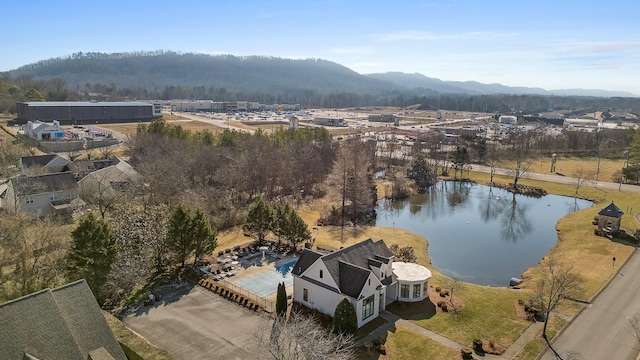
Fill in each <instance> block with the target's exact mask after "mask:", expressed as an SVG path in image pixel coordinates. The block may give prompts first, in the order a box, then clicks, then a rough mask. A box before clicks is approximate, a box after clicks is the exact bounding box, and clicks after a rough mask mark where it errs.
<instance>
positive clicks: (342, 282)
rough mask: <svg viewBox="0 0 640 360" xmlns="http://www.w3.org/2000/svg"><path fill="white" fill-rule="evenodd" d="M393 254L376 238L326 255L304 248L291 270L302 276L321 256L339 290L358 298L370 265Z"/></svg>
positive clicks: (377, 263)
mask: <svg viewBox="0 0 640 360" xmlns="http://www.w3.org/2000/svg"><path fill="white" fill-rule="evenodd" d="M392 257H393V254H392V253H391V251H390V250H389V248H388V247H387V245H386V244H385V243H384V241H382V240H378V241H376V242H373V240H371V239H367V240H365V241H362V242H359V243H357V244H354V245H351V246H349V247H346V248H343V249H340V250H338V251H335V252H333V253H330V254H327V255H323V254H321V253H318V252H315V251H312V250H305V251H304V252H303V253H302V254H301V255H300V259H298V262H297V263H296V265H295V266H294V267H293V271H292V273H293V275H297V276H300V275H301V274H302V273H303V272H304V271H306V270H307V269H308V268H309V267H310V266H311V265H313V263H315V262H316V261H318V259H320V261H322V262H323V263H324V265H325V267H326V268H327V270H328V271H329V274H331V277H332V278H333V280H334V281H335V283H336V284H337V285H338V287H339V289H338V290H339V291H340V293H342V294H345V295H348V296H350V297H352V298H356V299H357V298H358V296H359V295H360V293H361V292H362V288H363V287H364V285H365V283H366V281H367V279H368V278H369V275H370V274H371V270H370V265H373V266H376V267H380V265H381V264H382V263H388V262H389V261H390V259H391V258H392ZM326 288H328V289H329V290H333V291H335V290H336V289H333V288H330V287H326ZM336 292H337V291H336Z"/></svg>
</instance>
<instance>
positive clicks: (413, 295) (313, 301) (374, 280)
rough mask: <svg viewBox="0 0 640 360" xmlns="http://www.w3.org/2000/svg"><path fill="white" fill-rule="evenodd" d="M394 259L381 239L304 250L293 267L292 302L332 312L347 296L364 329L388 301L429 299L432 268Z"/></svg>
mask: <svg viewBox="0 0 640 360" xmlns="http://www.w3.org/2000/svg"><path fill="white" fill-rule="evenodd" d="M392 258H393V255H392V253H391V251H390V250H389V248H388V247H387V245H386V244H385V243H384V241H382V240H378V241H376V242H374V241H372V240H371V239H368V240H365V241H362V242H359V243H357V244H354V245H352V246H349V247H346V248H343V249H340V250H338V251H335V252H332V253H330V254H322V253H319V252H316V251H313V250H305V251H304V252H303V253H302V254H301V255H300V258H299V259H298V261H297V262H296V264H295V266H294V267H293V270H292V274H293V300H294V301H296V302H298V303H300V304H303V305H305V306H307V307H310V308H312V309H317V310H318V311H320V312H322V313H324V314H327V315H330V316H333V314H334V312H335V309H336V306H337V305H338V303H339V302H340V301H341V300H342V299H344V298H345V297H346V298H347V299H349V301H351V303H352V304H353V306H354V308H355V309H356V314H357V315H358V327H361V326H363V325H364V324H366V323H368V322H369V321H371V320H373V319H375V318H376V317H378V315H379V313H380V311H381V310H384V309H385V307H386V305H387V304H390V303H392V302H394V301H396V300H400V301H420V300H423V299H424V298H426V297H427V296H428V295H427V291H426V289H427V288H428V280H429V278H430V277H431V272H430V271H429V270H427V269H426V268H424V267H422V266H420V265H417V264H406V263H400V262H399V263H393V261H392ZM401 264H405V265H406V266H404V265H401ZM396 269H397V270H396ZM400 289H402V293H401V291H400Z"/></svg>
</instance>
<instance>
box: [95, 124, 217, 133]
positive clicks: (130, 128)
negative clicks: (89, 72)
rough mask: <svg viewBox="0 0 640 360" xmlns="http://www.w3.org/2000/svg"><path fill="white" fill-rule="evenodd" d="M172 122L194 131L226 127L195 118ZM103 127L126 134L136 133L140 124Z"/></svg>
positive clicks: (103, 126)
mask: <svg viewBox="0 0 640 360" xmlns="http://www.w3.org/2000/svg"><path fill="white" fill-rule="evenodd" d="M169 123H170V124H173V125H180V126H182V128H183V129H185V130H189V131H192V132H196V131H203V130H205V129H206V130H209V131H211V132H214V133H215V132H219V131H222V130H224V129H222V128H220V127H218V126H216V125H213V124H208V123H204V122H200V121H195V120H177V121H169ZM100 127H101V128H104V129H109V130H112V131H117V132H120V133H123V134H125V135H135V134H136V129H137V128H138V124H105V125H100Z"/></svg>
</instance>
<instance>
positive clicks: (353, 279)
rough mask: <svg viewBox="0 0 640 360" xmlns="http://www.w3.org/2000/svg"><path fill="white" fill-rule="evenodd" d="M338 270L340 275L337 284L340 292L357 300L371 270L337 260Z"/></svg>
mask: <svg viewBox="0 0 640 360" xmlns="http://www.w3.org/2000/svg"><path fill="white" fill-rule="evenodd" d="M338 270H339V272H340V274H341V275H342V276H340V284H339V286H340V292H341V293H343V294H345V295H348V296H351V297H352V298H354V299H357V298H358V296H360V293H361V292H362V288H363V287H364V285H365V284H366V282H367V279H368V278H369V275H371V270H369V269H363V268H361V267H359V266H355V265H352V264H348V263H346V262H343V261H340V260H338Z"/></svg>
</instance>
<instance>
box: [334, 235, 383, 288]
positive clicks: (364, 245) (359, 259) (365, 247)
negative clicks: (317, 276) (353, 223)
mask: <svg viewBox="0 0 640 360" xmlns="http://www.w3.org/2000/svg"><path fill="white" fill-rule="evenodd" d="M375 255H380V256H383V257H386V258H391V257H392V256H393V254H391V250H389V248H388V247H387V245H386V244H385V243H384V241H382V240H378V241H377V242H373V240H371V239H367V240H365V241H361V242H359V243H357V244H354V245H351V246H349V247H346V248H344V249H340V250H338V251H335V252H332V253H331V254H328V255H325V256H323V257H322V261H323V262H324V264H325V266H326V267H327V270H329V273H330V274H331V276H332V277H333V280H334V281H335V282H336V284H340V276H341V274H340V268H339V264H338V261H339V260H340V261H344V262H346V263H349V264H352V265H355V266H359V267H361V268H365V269H368V268H369V264H368V259H370V258H373V257H374V256H375ZM344 275H346V276H349V274H344Z"/></svg>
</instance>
